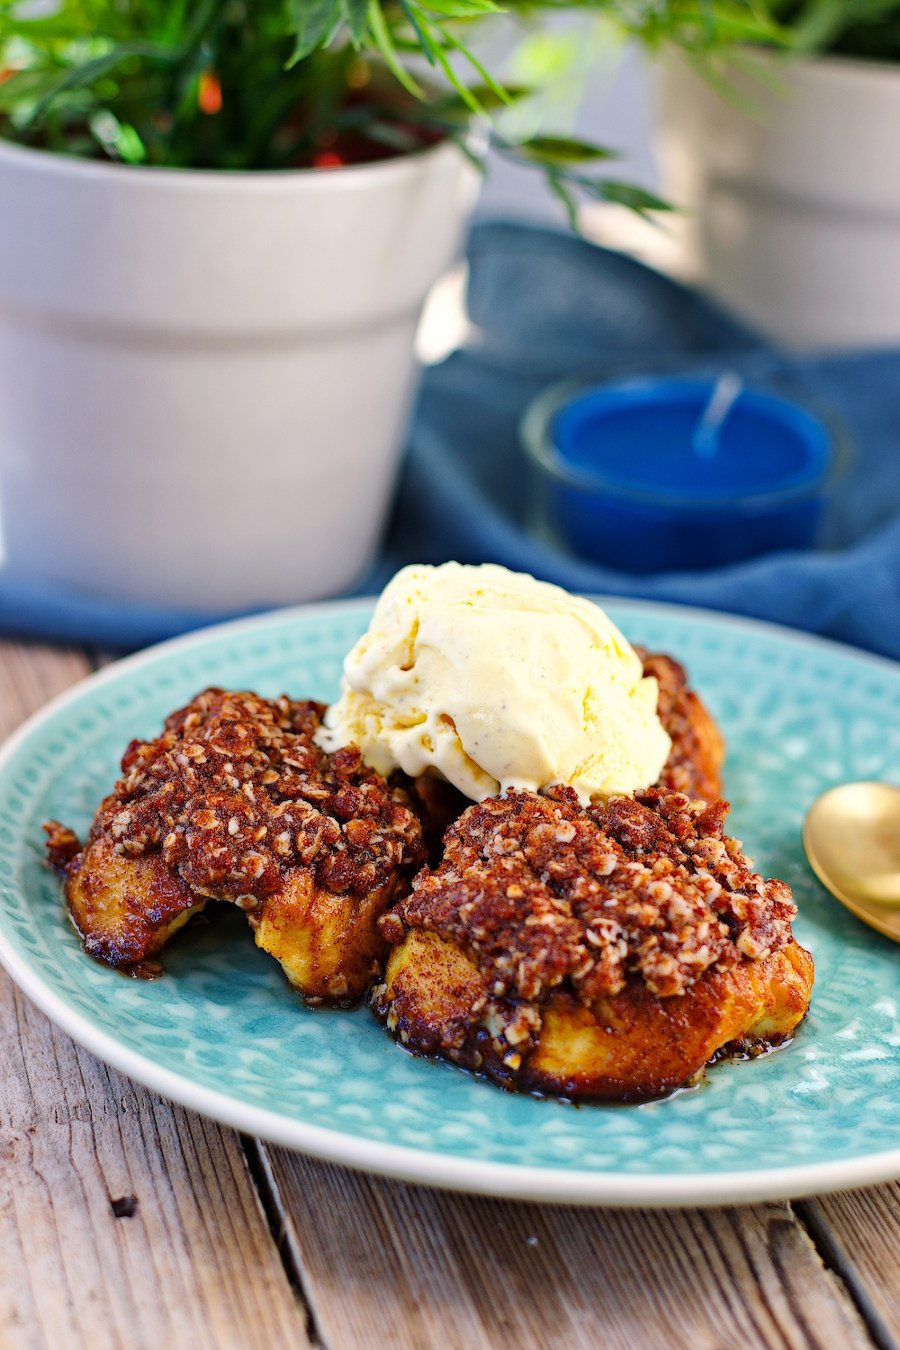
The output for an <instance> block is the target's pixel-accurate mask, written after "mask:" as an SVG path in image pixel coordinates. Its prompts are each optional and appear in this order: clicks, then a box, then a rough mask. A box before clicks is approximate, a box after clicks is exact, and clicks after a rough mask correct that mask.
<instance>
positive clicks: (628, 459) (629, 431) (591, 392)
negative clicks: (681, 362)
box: [523, 375, 834, 573]
mask: <svg viewBox="0 0 900 1350" xmlns="http://www.w3.org/2000/svg"><path fill="white" fill-rule="evenodd" d="M523 436H524V440H525V444H526V446H527V448H528V450H529V451H530V453H531V454H532V457H533V459H534V461H535V463H536V465H537V468H538V472H539V475H540V478H541V484H542V490H543V493H544V501H545V507H546V511H547V515H548V518H549V522H550V524H551V526H552V528H553V529H554V530H555V532H557V533H558V534H560V535H561V536H562V538H563V539H564V540H565V541H566V542H567V543H568V544H569V545H570V547H571V548H573V549H574V550H575V551H576V552H578V553H580V554H582V555H583V556H585V557H588V558H591V559H593V560H595V561H597V562H600V563H603V564H604V565H606V566H609V567H614V568H616V569H617V570H621V571H628V572H634V573H652V572H662V571H671V570H682V569H688V570H695V569H701V568H710V567H721V566H725V565H727V564H729V563H734V562H740V561H742V560H744V559H746V558H750V557H754V556H756V555H758V554H761V553H767V552H772V551H775V550H781V549H798V548H808V547H809V546H810V545H811V544H812V543H813V542H814V540H815V537H816V533H817V530H818V527H819V523H820V518H821V514H822V505H823V500H824V494H825V489H826V486H827V482H828V479H829V476H830V473H831V469H832V464H833V459H834V447H833V441H832V437H831V435H830V433H829V431H828V430H827V428H826V427H825V425H824V424H823V423H822V422H821V421H820V420H819V419H818V418H816V417H814V416H813V415H812V414H811V413H810V412H808V411H807V410H805V409H804V408H802V407H800V406H798V405H797V404H795V403H791V402H788V401H787V400H785V399H783V398H779V397H775V396H774V395H772V394H770V393H765V392H762V391H760V390H756V389H747V388H745V387H743V386H742V384H741V382H740V381H739V380H738V379H737V377H735V376H733V375H727V376H724V377H722V379H720V380H719V381H715V380H689V379H677V378H660V379H647V380H635V381H630V382H628V383H625V384H619V385H603V386H597V387H594V388H588V389H581V390H580V391H578V392H574V393H573V392H572V390H571V388H570V389H569V390H568V392H567V393H561V392H560V391H559V390H557V391H552V390H551V391H550V392H549V393H548V394H545V395H543V396H542V397H541V399H539V400H538V402H537V403H536V404H535V405H533V406H532V408H531V409H530V410H529V412H528V414H527V415H526V418H525V421H524V423H523Z"/></svg>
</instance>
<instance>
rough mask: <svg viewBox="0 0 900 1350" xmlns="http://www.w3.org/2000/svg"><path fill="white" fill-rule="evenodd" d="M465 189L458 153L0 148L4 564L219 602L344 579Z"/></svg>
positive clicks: (469, 200)
mask: <svg viewBox="0 0 900 1350" xmlns="http://www.w3.org/2000/svg"><path fill="white" fill-rule="evenodd" d="M477 180H478V175H477V173H476V172H475V170H474V169H473V168H472V167H471V165H470V164H469V163H468V161H467V160H466V159H465V157H464V156H463V155H462V154H461V152H460V151H459V150H458V149H457V148H456V147H455V146H453V145H452V144H449V143H445V144H441V145H439V146H437V147H434V148H432V149H429V150H425V151H423V152H420V153H419V154H416V155H410V156H406V157H403V158H398V159H392V160H387V161H384V162H381V163H377V164H372V165H364V166H359V167H353V168H347V169H337V170H330V171H327V172H314V171H312V172H311V171H298V172H288V173H234V174H226V173H212V172H209V173H199V172H197V173H195V172H186V171H171V170H156V169H145V168H128V167H124V166H119V165H111V164H99V163H91V162H85V161H81V160H77V159H72V158H67V157H63V156H58V155H52V154H47V153H42V152H39V151H31V150H26V149H22V148H21V147H18V146H15V145H11V144H9V143H4V142H2V141H0V521H2V534H3V547H4V552H5V566H6V567H7V568H8V569H9V570H10V572H12V573H14V574H16V575H18V576H23V577H27V578H29V579H32V580H47V581H49V582H52V583H54V584H61V585H64V586H67V587H69V588H74V589H77V590H79V591H81V592H90V593H94V594H102V595H105V596H108V597H113V598H121V599H127V600H135V601H147V602H154V603H157V604H172V605H183V606H192V607H203V608H206V609H220V610H226V609H236V608H241V607H247V606H252V605H262V604H277V603H282V602H286V601H296V600H305V599H310V598H314V597H318V596H324V595H329V594H333V593H334V592H336V591H339V590H341V589H343V588H345V587H347V586H349V585H351V584H352V583H353V582H354V581H355V580H356V579H357V578H359V577H360V576H361V575H362V573H363V572H364V571H365V568H366V566H367V564H368V563H369V561H370V560H371V557H372V554H373V551H374V549H375V547H376V544H377V541H378V536H379V532H380V530H381V527H382V525H383V521H384V516H385V512H386V509H387V505H388V502H389V498H390V493H391V489H392V486H393V482H394V478H395V473H396V469H397V466H398V459H399V454H400V449H401V445H402V440H403V435H404V431H405V427H406V420H407V416H408V413H409V405H410V400H411V397H412V393H413V389H414V384H415V375H416V368H415V358H414V354H413V342H414V336H415V330H416V325H417V322H418V319H419V314H420V311H421V308H422V304H423V302H424V299H425V296H426V294H427V292H428V290H429V288H430V287H431V285H432V283H433V282H434V281H435V280H436V279H437V278H438V277H439V276H440V275H441V274H442V273H443V272H444V271H445V269H446V268H448V267H449V266H450V265H451V264H452V262H453V261H454V259H455V257H456V255H457V253H458V250H459V248H460V245H461V239H462V233H463V230H464V227H465V224H466V219H467V216H468V214H469V212H470V210H471V208H472V206H473V204H474V200H475V195H476V192H477Z"/></svg>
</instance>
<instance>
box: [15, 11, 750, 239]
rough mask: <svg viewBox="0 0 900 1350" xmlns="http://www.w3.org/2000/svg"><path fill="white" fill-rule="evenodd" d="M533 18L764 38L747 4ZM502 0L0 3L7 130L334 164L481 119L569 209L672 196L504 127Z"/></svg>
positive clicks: (679, 35) (97, 143)
mask: <svg viewBox="0 0 900 1350" xmlns="http://www.w3.org/2000/svg"><path fill="white" fill-rule="evenodd" d="M504 11H505V12H506V13H507V15H511V16H512V18H513V19H514V20H516V21H517V22H519V23H520V24H522V25H525V26H528V25H533V24H535V23H536V22H537V21H538V20H539V19H540V18H541V17H542V16H547V15H557V14H559V13H561V12H564V11H578V12H579V13H581V14H582V15H583V16H584V17H585V18H586V19H604V20H606V21H614V22H615V23H616V24H617V25H618V26H619V27H620V28H621V30H622V31H623V32H627V33H631V34H635V35H637V36H638V37H639V38H640V39H642V40H643V41H644V42H646V43H647V44H648V45H649V46H651V47H658V46H660V45H663V44H665V43H675V44H680V45H681V46H683V47H685V48H686V49H688V50H689V51H692V52H694V53H702V52H704V51H706V50H716V49H718V48H719V47H720V46H721V45H722V44H728V43H733V42H736V41H746V40H764V39H766V38H767V37H769V36H771V35H772V33H773V30H772V27H771V24H770V22H769V20H768V18H767V17H766V16H765V15H763V16H762V17H761V16H760V15H759V14H758V13H757V12H756V10H755V8H754V7H753V6H751V5H746V4H743V3H741V0H714V2H712V0H527V2H526V0H509V3H506V4H505V6H504ZM498 12H500V6H499V5H498V4H497V3H495V0H200V3H196V0H195V2H194V3H191V2H190V0H56V3H55V4H53V5H52V6H51V7H50V8H49V9H48V7H47V6H46V5H43V4H40V5H39V6H38V7H37V8H35V4H34V0H26V3H24V4H23V3H21V0H16V2H15V3H11V0H0V133H2V134H3V135H5V136H6V137H8V138H12V139H14V140H17V141H20V142H22V143H24V144H27V145H32V146H38V147H42V148H46V149H50V150H54V151H59V152H63V153H67V154H72V155H81V156H90V157H105V158H109V159H114V160H121V161H125V162H127V163H130V164H148V165H162V166H167V167H184V168H209V169H232V170H241V169H244V170H246V169H280V168H288V167H297V166H318V167H323V168H324V167H329V166H331V165H335V164H338V163H344V162H348V161H357V160H360V159H367V158H376V157H381V156H385V155H388V154H397V153H403V152H405V151H409V150H414V149H416V148H417V147H421V146H423V145H425V144H428V143H430V142H432V141H434V140H435V139H437V138H439V137H443V136H447V135H452V136H457V137H459V138H460V140H461V142H462V143H463V144H465V143H466V134H467V130H468V128H470V126H471V123H472V119H473V118H475V119H476V120H481V122H482V123H483V124H484V125H486V126H490V127H491V128H492V134H493V138H494V143H495V145H496V146H497V148H498V149H499V150H500V151H501V153H503V154H505V155H509V156H512V157H515V158H517V159H520V160H525V161H528V162H531V163H535V164H537V165H539V166H541V167H542V168H543V169H544V170H545V172H546V173H547V175H548V178H549V182H550V185H551V187H552V189H553V190H554V192H556V194H557V195H558V196H559V197H560V199H561V200H562V201H563V203H564V205H565V206H566V208H567V210H568V211H569V212H570V213H573V212H574V209H575V204H576V200H577V198H578V196H579V195H586V196H589V197H594V198H600V199H603V200H607V201H617V202H622V203H624V204H626V205H628V206H631V207H633V208H635V209H636V210H640V211H643V210H648V209H658V208H662V207H664V205H665V204H664V203H663V202H661V201H659V199H658V198H655V197H653V196H652V195H651V194H649V193H646V192H643V191H642V190H641V189H639V188H637V187H635V186H633V185H631V184H629V183H625V182H622V181H620V180H619V179H617V178H616V177H615V176H613V175H611V174H610V173H609V172H608V168H609V163H608V162H609V161H610V160H611V159H613V158H614V154H613V152H611V151H610V150H609V149H607V148H605V147H601V146H596V145H591V144H588V143H586V142H583V141H579V140H574V139H571V138H569V137H565V136H557V135H547V134H541V133H540V132H534V131H533V130H530V131H529V132H528V134H525V135H521V134H520V135H515V134H511V133H510V132H509V131H508V130H507V131H504V130H503V127H504V116H503V114H504V110H505V109H506V107H507V106H510V105H517V104H520V103H522V102H523V101H527V100H528V99H529V98H530V97H532V95H533V90H531V89H529V88H527V87H522V86H517V85H515V84H510V85H506V84H504V83H503V82H501V80H500V79H499V78H497V77H496V76H495V75H493V74H492V73H491V72H490V71H489V70H488V69H486V68H485V65H484V64H483V63H482V61H481V60H480V59H479V57H478V55H477V54H476V52H475V50H474V49H473V46H472V37H473V34H474V33H475V30H476V29H477V27H478V26H479V25H483V24H484V23H485V22H486V21H490V20H491V18H492V16H494V15H496V14H497V13H498Z"/></svg>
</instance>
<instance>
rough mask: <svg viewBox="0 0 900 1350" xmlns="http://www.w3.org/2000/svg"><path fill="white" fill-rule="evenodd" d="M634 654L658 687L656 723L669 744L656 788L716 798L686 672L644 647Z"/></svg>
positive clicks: (715, 783) (715, 781) (712, 769)
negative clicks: (670, 743)
mask: <svg viewBox="0 0 900 1350" xmlns="http://www.w3.org/2000/svg"><path fill="white" fill-rule="evenodd" d="M635 651H636V652H637V654H638V656H639V657H640V658H641V661H642V662H643V665H644V674H645V675H652V676H653V678H654V679H655V680H656V683H657V685H658V686H659V701H658V703H657V711H658V713H659V720H660V721H661V722H662V724H663V726H664V727H665V729H666V731H667V732H668V734H669V738H670V739H671V742H672V749H671V750H670V752H669V758H668V759H667V760H666V763H665V765H664V767H663V771H662V773H661V774H660V776H659V779H658V783H657V786H659V787H664V788H668V789H670V790H671V791H673V792H686V793H687V794H688V796H690V797H710V796H718V795H719V792H720V791H721V786H720V784H719V782H718V773H717V769H716V765H715V764H712V763H710V761H709V750H708V748H706V747H704V745H703V743H702V741H701V736H700V734H699V731H698V716H699V715H700V713H699V708H698V705H699V700H698V698H697V695H696V694H695V693H694V692H693V690H692V689H691V688H690V687H689V685H688V677H687V671H686V670H685V668H684V666H683V665H681V663H680V662H679V661H676V660H675V659H674V658H673V657H671V656H665V655H663V654H662V653H660V652H648V651H647V650H646V649H645V648H644V647H635Z"/></svg>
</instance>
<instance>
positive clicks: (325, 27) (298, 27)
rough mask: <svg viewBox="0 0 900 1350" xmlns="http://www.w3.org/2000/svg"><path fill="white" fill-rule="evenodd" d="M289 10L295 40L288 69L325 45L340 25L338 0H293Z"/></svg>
mask: <svg viewBox="0 0 900 1350" xmlns="http://www.w3.org/2000/svg"><path fill="white" fill-rule="evenodd" d="M291 11H292V15H291V17H292V28H293V31H294V32H295V34H296V41H295V43H294V50H293V51H292V53H291V57H290V60H289V61H288V69H290V67H291V66H295V65H296V64H297V63H298V61H305V60H306V58H307V57H308V56H311V55H312V53H313V52H314V51H316V50H317V48H319V47H327V45H328V43H329V42H330V41H331V39H332V38H333V37H334V35H335V33H336V32H337V30H338V28H340V26H341V7H340V0H293V3H292V5H291Z"/></svg>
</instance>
